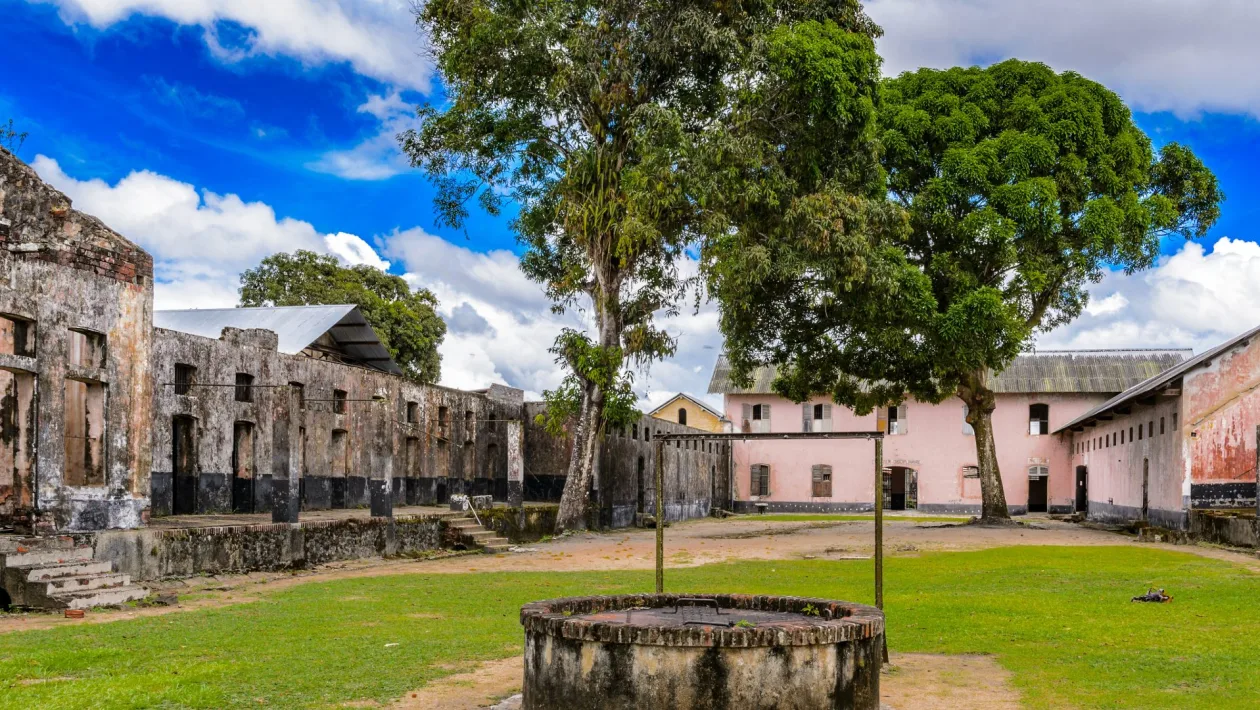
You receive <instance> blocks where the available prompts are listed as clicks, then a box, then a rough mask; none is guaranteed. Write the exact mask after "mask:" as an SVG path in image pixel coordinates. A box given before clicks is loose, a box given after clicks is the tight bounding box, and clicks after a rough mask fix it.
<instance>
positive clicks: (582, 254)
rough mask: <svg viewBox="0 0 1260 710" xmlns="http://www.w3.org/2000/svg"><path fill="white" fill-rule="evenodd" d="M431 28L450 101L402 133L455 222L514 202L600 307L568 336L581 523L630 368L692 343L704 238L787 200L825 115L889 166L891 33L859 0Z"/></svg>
mask: <svg viewBox="0 0 1260 710" xmlns="http://www.w3.org/2000/svg"><path fill="white" fill-rule="evenodd" d="M418 22H419V24H420V25H421V27H422V28H423V30H425V32H426V34H427V36H428V37H429V38H430V41H431V42H432V47H433V49H434V53H435V57H436V62H437V66H438V68H439V70H440V72H441V78H442V81H443V86H444V89H445V100H444V102H443V103H442V104H440V107H439V106H425V107H422V108H421V109H420V111H419V115H420V119H421V121H422V125H421V127H420V128H419V129H417V130H415V131H408V132H406V133H405V134H403V136H402V137H401V138H402V143H403V147H404V149H405V150H406V152H407V153H408V154H409V155H410V157H411V160H412V163H413V165H415V166H417V167H420V168H423V169H424V170H425V171H426V172H427V173H428V174H429V175H430V177H431V178H432V179H433V180H434V181H435V182H436V184H437V186H438V188H439V189H438V196H437V199H436V203H437V206H438V208H439V212H440V215H441V218H442V219H443V220H444V222H445V223H447V224H449V225H454V226H459V225H462V224H463V223H464V222H465V220H466V218H467V216H468V207H467V205H468V203H469V202H470V201H472V200H476V201H477V202H478V203H479V204H480V205H481V206H482V208H484V209H485V210H487V211H488V212H490V213H492V214H497V213H498V212H499V211H500V209H501V208H502V207H503V205H504V203H505V202H508V201H510V202H511V203H513V204H514V206H515V207H516V208H518V209H519V213H518V215H517V217H516V219H515V221H514V228H515V230H516V232H517V233H518V235H519V237H520V239H521V241H522V243H523V244H524V245H525V248H526V252H525V255H524V257H523V258H522V267H523V268H524V270H525V271H526V273H527V274H529V275H530V276H531V277H532V278H534V279H536V280H538V281H540V282H542V283H543V284H544V285H545V288H546V290H547V293H548V294H549V295H550V296H551V297H552V299H553V301H554V303H555V304H556V308H557V309H566V308H573V307H589V308H590V312H589V316H590V318H591V321H592V325H593V331H594V335H593V337H592V336H589V335H587V333H585V332H579V331H566V332H565V333H564V334H563V335H562V336H561V337H560V339H559V340H558V341H557V344H556V348H555V352H556V353H557V354H558V356H559V357H560V360H561V362H562V363H563V364H564V366H565V367H566V370H567V372H568V379H567V380H566V383H565V385H564V386H563V387H561V388H559V389H558V390H556V391H553V392H551V393H550V394H549V400H550V401H551V403H552V405H553V408H552V411H553V413H560V414H563V415H572V422H573V423H572V425H571V429H572V433H573V455H572V458H571V460H570V465H569V471H568V479H567V481H566V483H565V490H564V495H563V499H562V501H561V506H560V513H559V517H558V520H557V528H558V529H566V528H575V527H581V526H583V525H584V524H585V513H586V507H587V503H588V501H587V491H588V490H589V486H590V483H591V480H592V474H593V471H594V467H595V462H596V461H597V460H598V451H599V446H600V438H601V436H602V431H603V427H604V426H605V424H606V422H608V421H609V420H610V418H616V417H619V416H627V414H628V413H629V412H630V410H629V408H628V407H626V406H623V405H624V402H625V400H626V398H627V397H629V396H630V392H629V379H628V378H629V373H628V372H627V370H626V368H627V366H628V365H629V364H645V363H650V362H651V361H653V360H656V359H659V358H661V357H664V356H666V355H669V354H670V353H672V352H673V350H674V339H673V338H672V337H670V335H669V334H668V333H666V332H665V331H664V330H663V329H662V328H661V327H659V326H658V325H657V324H656V322H655V320H654V318H655V316H656V315H659V314H661V313H671V312H673V311H674V310H676V308H677V307H678V303H679V301H680V298H681V297H682V296H683V295H684V294H685V293H686V292H687V290H688V287H689V285H690V283H689V280H688V279H686V278H684V277H683V275H682V274H681V273H680V271H679V265H678V262H679V259H680V258H681V257H682V255H683V254H684V252H685V250H686V249H687V248H688V247H689V246H690V245H693V244H697V243H699V242H700V241H703V240H706V239H711V238H718V237H720V236H722V235H725V234H727V233H729V231H730V230H731V228H732V224H733V221H732V220H737V219H744V218H747V217H748V216H749V215H751V214H753V213H754V212H756V211H757V210H762V211H775V210H776V209H777V206H776V197H775V196H776V195H778V194H779V193H780V191H782V190H783V189H784V185H785V184H787V183H790V182H791V176H790V175H788V174H787V173H786V172H785V170H783V169H782V168H781V167H779V166H778V165H777V164H776V161H792V160H796V161H798V162H808V161H810V160H814V159H815V157H816V156H815V152H814V151H813V150H812V148H811V147H809V146H805V145H804V144H800V145H798V144H797V143H796V141H799V140H806V141H810V142H811V143H810V145H811V146H812V145H818V144H819V143H820V140H819V138H820V135H819V133H818V131H817V130H815V129H837V130H834V131H831V132H830V133H829V134H828V135H829V138H830V140H831V143H829V144H827V145H826V146H825V147H824V149H823V151H822V154H823V155H825V156H826V160H827V161H830V162H831V163H835V164H837V165H838V164H841V163H845V164H850V165H851V166H854V167H853V169H854V170H855V172H863V171H866V172H867V173H868V174H869V173H870V171H871V170H872V169H874V168H872V166H873V165H874V163H873V160H872V159H871V158H872V157H873V152H872V151H871V150H869V141H868V140H867V139H869V138H870V135H869V130H868V129H869V124H870V119H871V110H870V109H871V107H872V106H873V104H874V97H875V94H876V93H877V82H878V58H877V56H876V54H875V51H874V41H873V37H874V35H875V34H876V33H877V32H878V28H876V27H875V26H874V25H873V24H872V23H871V22H870V21H869V19H868V18H867V17H866V16H865V15H864V14H863V12H862V9H861V5H860V4H859V3H858V2H857V0H822V1H819V2H813V1H810V2H803V1H802V2H788V1H778V2H776V1H774V0H764V1H762V2H755V3H740V2H735V3H730V2H718V1H715V0H598V1H595V0H578V1H566V2H556V1H554V0H552V1H547V0H544V1H542V2H515V1H512V0H429V2H427V3H425V5H424V6H423V8H421V9H420V10H419V11H418ZM850 112H851V113H852V114H853V115H849V114H850ZM851 124H854V125H856V128H853V130H852V131H851V134H852V135H849V134H848V133H846V131H848V130H849V129H850V128H852V127H853V126H852V125H851ZM851 154H852V155H856V156H859V157H858V158H857V159H854V158H853V157H851ZM831 167H833V166H832V165H828V166H827V168H828V169H830V168H831ZM875 170H877V169H875ZM811 179H812V178H811ZM610 400H611V401H612V404H613V406H609V405H610ZM556 420H557V418H556V417H553V419H552V421H553V422H554V421H556Z"/></svg>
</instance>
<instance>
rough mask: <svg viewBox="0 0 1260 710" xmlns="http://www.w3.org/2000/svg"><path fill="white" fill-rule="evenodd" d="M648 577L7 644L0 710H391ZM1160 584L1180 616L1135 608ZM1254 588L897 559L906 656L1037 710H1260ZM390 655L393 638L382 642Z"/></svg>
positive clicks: (450, 582)
mask: <svg viewBox="0 0 1260 710" xmlns="http://www.w3.org/2000/svg"><path fill="white" fill-rule="evenodd" d="M870 579H871V565H870V563H869V562H866V561H853V562H826V561H774V562H745V563H734V564H721V565H709V566H704V567H697V568H689V569H679V570H670V571H668V574H667V576H666V585H667V589H671V590H689V591H697V592H704V591H711V592H718V591H742V592H759V593H770V592H773V593H780V594H801V595H806V594H807V595H816V596H823V597H836V598H841V599H852V600H855V601H869V600H870V599H871V597H872V592H871V589H870ZM651 584H652V573H651V572H611V573H604V572H582V573H555V572H538V573H489V574H467V575H424V574H416V575H406V576H393V577H378V578H363V579H347V580H338V581H333V582H325V583H310V584H304V585H301V586H297V587H292V588H290V589H287V590H284V591H281V592H277V593H275V594H273V595H270V596H268V597H267V598H266V599H265V600H264V601H261V602H255V603H249V604H241V605H238V606H233V607H225V608H219V609H206V610H200V611H190V612H182V613H174V614H168V615H165V616H157V617H150V618H145V619H137V620H133V621H123V622H117V623H107V624H93V625H79V626H67V627H63V628H59V629H53V630H48V631H34V632H24V633H11V634H0V707H3V708H41V709H45V710H46V709H51V708H129V707H134V708H140V707H146V708H148V707H162V708H178V707H196V708H221V707H251V708H257V707H263V706H272V707H286V708H288V707H299V708H300V707H329V706H335V705H337V704H340V703H343V702H346V701H350V700H363V699H375V700H379V701H388V700H390V699H392V698H395V697H398V696H401V695H402V694H403V693H405V692H406V691H408V690H410V689H413V688H415V687H418V686H420V685H422V684H424V683H425V682H426V681H429V680H431V679H433V678H436V677H439V676H442V675H445V674H449V673H453V672H457V671H458V670H461V669H467V668H468V667H470V666H471V664H473V663H475V662H477V661H480V660H486V659H492V658H501V657H506V656H509V655H512V654H516V653H519V652H520V649H521V643H522V634H521V630H520V625H519V623H518V617H517V611H518V608H519V607H520V605H521V604H523V603H524V602H527V601H530V600H535V599H542V598H546V597H553V596H562V595H570V594H579V593H587V594H599V593H615V592H623V591H642V590H647V589H650V587H651ZM1148 585H1159V586H1163V587H1165V588H1167V590H1168V592H1169V593H1170V594H1173V595H1174V596H1175V600H1174V601H1173V603H1171V604H1133V603H1130V602H1129V598H1130V597H1131V596H1133V595H1135V594H1138V593H1141V592H1145V591H1146V587H1147V586H1148ZM1258 597H1260V577H1258V576H1257V575H1254V574H1252V573H1250V572H1248V571H1246V570H1245V569H1242V568H1240V567H1237V566H1234V565H1230V564H1227V563H1223V562H1219V561H1215V560H1208V559H1204V558H1201V557H1196V556H1192V555H1188V554H1182V553H1173V552H1166V551H1162V550H1157V549H1150V548H1141V547H1077V548H1069V547H1019V548H999V549H993V550H986V551H980V552H957V553H933V554H925V555H923V556H921V557H894V558H890V559H889V560H888V562H887V607H888V612H889V615H890V616H889V646H890V648H891V649H892V650H894V651H920V652H933V653H991V654H994V655H995V656H996V658H997V660H998V661H999V662H1000V663H1001V664H1002V665H1003V666H1005V667H1006V668H1007V669H1009V670H1010V671H1012V673H1013V677H1014V682H1015V683H1016V685H1017V687H1018V688H1019V690H1020V691H1022V692H1023V694H1024V699H1025V701H1026V703H1027V705H1028V706H1029V707H1033V708H1043V707H1045V708H1048V707H1100V708H1119V707H1131V708H1195V707H1203V708H1209V707H1210V708H1224V707H1254V701H1255V698H1257V697H1260V666H1258V665H1257V664H1256V662H1255V654H1254V652H1253V651H1252V649H1251V644H1250V642H1249V641H1248V639H1251V638H1255V637H1256V633H1257V632H1258V631H1260V615H1257V614H1256V613H1255V600H1256V599H1257V598H1258ZM387 644H397V645H396V646H387Z"/></svg>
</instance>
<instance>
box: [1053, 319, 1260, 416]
mask: <svg viewBox="0 0 1260 710" xmlns="http://www.w3.org/2000/svg"><path fill="white" fill-rule="evenodd" d="M1257 335H1260V327H1256V328H1252V329H1251V330H1249V331H1247V332H1245V333H1242V334H1241V335H1237V336H1235V337H1233V338H1230V339H1229V340H1226V341H1225V342H1223V343H1221V344H1220V345H1217V346H1216V347H1214V348H1210V349H1208V350H1205V351H1204V352H1202V353H1199V354H1198V355H1196V356H1194V357H1192V358H1189V359H1187V360H1184V361H1183V362H1180V363H1178V364H1177V365H1175V366H1174V367H1170V368H1168V369H1167V370H1164V371H1163V372H1160V373H1158V374H1156V375H1155V376H1153V377H1151V378H1149V379H1146V380H1143V381H1142V382H1139V383H1137V384H1135V385H1133V386H1132V387H1129V388H1126V389H1125V390H1124V391H1122V392H1121V393H1120V394H1118V395H1116V396H1115V397H1112V398H1111V399H1109V400H1107V401H1106V402H1103V403H1102V404H1100V405H1098V406H1097V407H1094V408H1093V409H1091V410H1089V411H1088V412H1086V413H1084V414H1082V415H1081V416H1079V417H1077V418H1076V419H1073V420H1072V421H1070V422H1068V423H1067V424H1064V425H1063V426H1061V427H1059V428H1058V429H1056V430H1055V433H1058V432H1060V431H1063V430H1065V429H1071V428H1072V427H1074V426H1077V425H1079V424H1081V423H1082V422H1086V421H1089V420H1090V419H1093V418H1094V417H1096V416H1098V415H1100V414H1102V413H1104V412H1107V411H1109V410H1112V409H1116V408H1117V407H1122V406H1124V405H1126V404H1129V403H1131V402H1133V401H1134V400H1136V399H1139V398H1141V397H1143V396H1146V395H1148V394H1150V393H1152V392H1154V391H1156V390H1159V389H1161V388H1163V387H1164V386H1165V385H1168V384H1170V383H1172V382H1173V381H1175V380H1177V379H1178V378H1180V377H1181V376H1182V375H1185V374H1186V373H1187V372H1189V371H1191V370H1193V369H1194V368H1196V367H1201V366H1206V365H1208V364H1210V363H1211V362H1212V360H1215V359H1216V357H1217V356H1218V355H1220V354H1221V353H1223V352H1225V351H1227V350H1230V349H1232V348H1234V347H1235V346H1237V345H1239V344H1243V343H1246V342H1247V341H1249V340H1251V339H1252V338H1254V337H1256V336H1257Z"/></svg>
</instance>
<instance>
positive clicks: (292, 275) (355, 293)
mask: <svg viewBox="0 0 1260 710" xmlns="http://www.w3.org/2000/svg"><path fill="white" fill-rule="evenodd" d="M240 296H241V300H240V305H241V306H246V307H249V306H315V305H340V304H349V303H353V304H354V305H356V306H358V307H359V310H360V311H361V312H362V313H363V317H364V318H365V319H366V320H367V322H368V323H369V324H370V325H371V326H372V328H373V330H375V331H376V334H377V335H378V336H379V337H380V338H381V340H382V342H383V343H384V344H385V347H387V348H388V349H389V354H390V355H391V356H392V357H393V358H394V362H396V363H398V366H399V367H401V368H402V370H403V372H404V373H405V374H406V376H407V377H408V378H409V379H411V380H414V381H416V382H421V383H433V382H437V381H438V378H439V377H441V374H442V356H441V354H440V353H439V352H438V346H439V345H441V344H442V339H443V338H444V337H445V336H446V323H444V322H443V321H442V318H441V317H440V316H439V315H438V314H437V306H438V300H437V297H436V296H434V295H433V293H432V292H431V291H429V290H428V289H425V288H418V289H414V290H413V289H412V288H411V287H410V286H409V285H408V284H407V282H406V281H405V280H404V279H403V278H402V277H400V276H395V275H393V274H387V273H385V272H383V271H381V270H380V269H377V268H375V267H372V266H367V265H364V264H359V265H357V266H343V265H342V264H341V263H340V262H339V261H337V259H336V258H335V257H332V256H329V255H326V254H316V253H314V252H309V251H305V250H299V251H296V252H293V253H292V254H283V253H282V254H273V255H271V256H269V257H267V258H265V259H263V260H262V262H260V263H259V264H258V266H257V267H255V268H253V269H249V270H247V271H245V272H244V273H243V274H241V287H240Z"/></svg>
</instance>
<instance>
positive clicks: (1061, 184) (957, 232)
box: [707, 60, 1223, 521]
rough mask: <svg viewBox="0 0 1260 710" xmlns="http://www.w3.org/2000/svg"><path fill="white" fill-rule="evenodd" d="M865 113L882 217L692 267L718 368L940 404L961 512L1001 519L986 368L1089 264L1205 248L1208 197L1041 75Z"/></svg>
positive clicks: (1064, 299) (749, 239)
mask: <svg viewBox="0 0 1260 710" xmlns="http://www.w3.org/2000/svg"><path fill="white" fill-rule="evenodd" d="M878 116H879V119H878V123H879V139H880V143H881V148H880V151H881V153H880V160H881V165H882V167H883V168H884V170H885V171H886V173H887V180H888V181H887V188H886V191H887V192H886V194H887V195H889V200H890V202H891V204H892V205H894V206H896V207H897V208H898V209H899V210H900V212H901V213H902V220H901V223H900V224H898V223H897V220H890V221H886V222H882V223H874V224H866V225H863V224H860V220H857V219H855V215H851V214H846V209H847V208H846V207H845V206H844V205H838V209H833V210H831V212H830V214H832V215H833V218H832V219H831V220H829V221H817V220H816V221H815V222H814V223H816V224H820V225H821V226H820V227H819V228H818V229H817V230H815V231H809V230H802V231H799V232H797V233H791V234H786V235H764V234H761V233H756V232H752V231H744V232H740V233H739V234H737V235H734V236H732V237H731V239H730V240H729V242H730V244H729V245H728V246H727V248H726V249H724V250H723V251H722V252H720V253H713V254H711V256H710V258H709V260H708V262H707V267H708V274H709V280H710V284H711V287H712V288H713V290H714V292H715V293H716V294H717V295H718V297H719V300H720V301H721V304H722V305H721V308H722V315H721V319H722V329H723V332H724V333H725V335H726V337H727V348H728V350H729V351H730V355H731V360H732V364H733V365H734V368H735V370H736V373H737V375H740V376H745V377H746V376H747V373H748V372H749V371H750V370H751V369H752V368H753V367H755V366H757V365H759V364H767V363H778V364H780V365H781V366H780V368H779V376H778V378H777V381H776V383H775V388H776V390H777V391H779V392H780V393H782V394H784V395H786V396H788V397H791V398H793V399H796V400H798V401H799V400H801V399H804V398H805V397H807V396H809V395H810V394H812V393H817V392H826V393H829V394H830V395H831V396H832V397H833V398H834V400H835V401H836V402H837V403H840V404H844V405H848V406H852V407H854V408H855V409H856V410H857V411H858V412H859V413H867V412H869V411H871V409H872V408H874V407H877V406H886V405H891V404H897V403H899V402H901V401H903V400H904V399H905V398H906V397H907V396H909V397H914V398H916V399H918V400H921V401H927V402H940V401H943V400H944V399H946V398H948V397H951V396H956V397H958V398H960V399H961V400H962V401H963V402H965V403H966V405H967V408H968V415H967V421H968V422H969V423H970V424H971V425H972V427H973V428H974V430H975V444H976V462H977V465H978V467H979V469H980V483H981V490H982V506H981V510H982V512H981V517H982V519H984V520H988V521H996V520H1003V519H1008V518H1009V513H1008V510H1007V506H1006V496H1005V493H1004V491H1003V488H1002V478H1001V474H1000V471H999V468H998V459H997V442H996V441H995V440H994V433H993V425H992V413H993V411H994V409H995V405H996V402H995V396H994V392H993V390H992V388H991V385H990V382H991V376H992V373H995V372H1000V371H1002V370H1003V369H1004V368H1005V367H1006V366H1007V365H1009V364H1010V363H1011V361H1012V360H1013V359H1014V358H1015V356H1016V355H1018V354H1019V353H1020V352H1022V351H1024V350H1025V349H1027V348H1028V347H1029V346H1030V345H1031V343H1032V342H1033V338H1034V337H1035V335H1036V334H1037V333H1039V332H1046V331H1049V330H1051V329H1053V328H1055V327H1056V326H1059V325H1062V324H1064V323H1067V322H1069V321H1071V320H1072V319H1074V318H1075V317H1076V316H1078V315H1080V313H1081V310H1082V309H1083V308H1084V306H1085V305H1086V303H1087V300H1088V297H1089V294H1088V291H1087V287H1088V286H1089V284H1091V283H1097V282H1098V281H1099V280H1100V279H1101V278H1102V276H1103V275H1104V273H1105V272H1106V270H1107V269H1111V268H1120V269H1124V270H1125V271H1126V272H1130V273H1131V272H1134V271H1137V270H1140V269H1144V268H1147V267H1149V266H1151V265H1152V264H1154V263H1155V261H1156V259H1157V258H1158V257H1159V254H1160V247H1161V243H1162V240H1163V239H1164V238H1165V237H1170V236H1176V237H1185V238H1196V237H1203V236H1205V235H1206V233H1207V231H1208V229H1209V228H1210V227H1211V226H1212V225H1213V224H1214V223H1215V221H1216V220H1217V218H1218V216H1219V213H1220V211H1219V203H1220V201H1221V200H1222V199H1223V198H1222V195H1221V193H1220V190H1219V188H1218V186H1217V181H1216V178H1215V177H1214V176H1213V174H1212V173H1211V172H1210V171H1209V170H1208V169H1207V168H1206V167H1204V165H1203V164H1202V163H1201V162H1200V161H1199V160H1198V158H1196V157H1195V156H1194V154H1193V153H1192V152H1191V151H1190V150H1188V149H1186V148H1185V147H1182V146H1180V145H1177V144H1175V143H1170V144H1167V145H1165V146H1163V147H1162V148H1161V149H1159V150H1158V151H1156V150H1153V149H1152V146H1151V141H1150V140H1149V139H1148V138H1147V136H1146V135H1145V134H1144V133H1143V132H1142V131H1141V130H1140V129H1139V128H1138V127H1137V126H1136V125H1135V124H1134V122H1133V118H1132V116H1131V114H1130V112H1129V110H1128V108H1127V107H1126V106H1125V105H1124V103H1123V102H1122V101H1121V100H1120V98H1119V97H1118V96H1116V94H1114V93H1113V92H1111V91H1109V90H1108V89H1107V88H1106V87H1104V86H1101V85H1099V84H1097V83H1095V82H1093V81H1090V80H1088V79H1085V78H1083V77H1081V76H1079V75H1077V74H1075V73H1072V72H1065V73H1063V74H1056V73H1055V72H1054V71H1053V70H1051V69H1050V68H1048V67H1046V66H1045V65H1042V64H1037V63H1029V62H1022V61H1017V60H1009V61H1005V62H1002V63H999V64H996V65H993V66H990V67H988V68H983V69H981V68H970V69H961V68H955V69H950V70H946V71H937V70H931V69H923V70H920V71H917V72H912V73H906V74H903V75H901V76H900V77H897V78H894V79H889V80H886V81H885V82H884V84H883V87H882V91H881V103H880V106H879V109H878Z"/></svg>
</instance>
